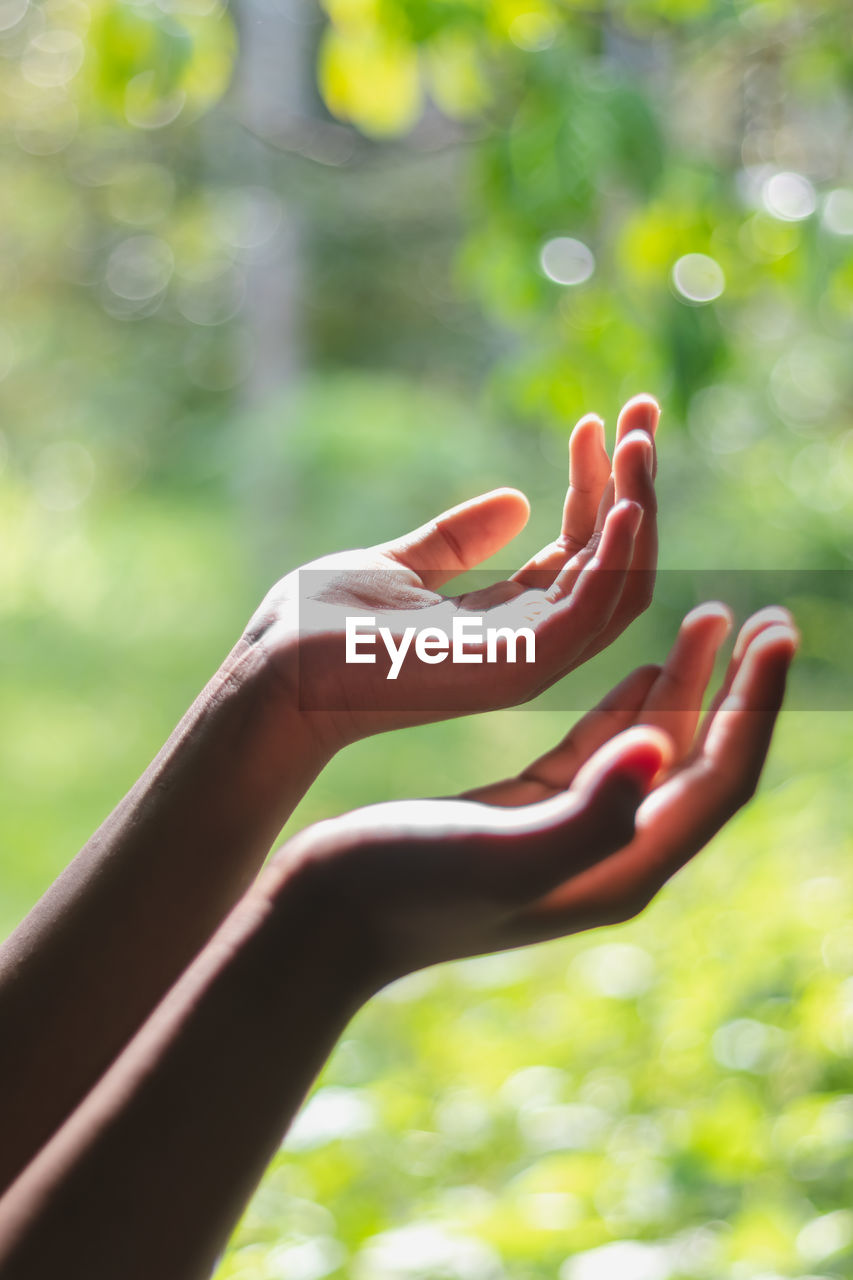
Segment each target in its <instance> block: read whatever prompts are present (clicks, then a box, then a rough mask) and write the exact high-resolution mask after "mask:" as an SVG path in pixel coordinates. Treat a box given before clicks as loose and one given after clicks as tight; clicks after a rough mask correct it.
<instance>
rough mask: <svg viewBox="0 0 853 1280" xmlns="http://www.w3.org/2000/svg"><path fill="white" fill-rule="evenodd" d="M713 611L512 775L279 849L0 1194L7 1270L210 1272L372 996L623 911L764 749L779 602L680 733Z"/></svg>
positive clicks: (665, 872) (145, 1274) (783, 619)
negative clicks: (319, 1076) (320, 1075)
mask: <svg viewBox="0 0 853 1280" xmlns="http://www.w3.org/2000/svg"><path fill="white" fill-rule="evenodd" d="M728 625H729V619H728V616H727V611H726V610H725V609H724V608H723V607H721V606H706V607H705V608H704V609H703V610H700V611H698V613H695V614H694V615H691V616H690V617H689V618H688V619H687V620H686V621H685V624H684V626H683V628H682V631H681V633H680V636H679V638H678V641H677V642H676V645H675V648H674V650H673V653H672V654H671V655H670V658H669V659H668V661H667V663H666V664H665V666H664V667H663V668H656V667H646V668H641V669H640V670H639V671H637V672H634V673H633V675H632V676H630V677H629V678H628V680H627V681H625V682H623V684H622V686H620V688H619V689H618V690H617V691H615V692H614V694H613V695H611V696H610V697H609V698H608V699H606V700H605V702H604V703H603V704H602V705H601V706H600V707H599V708H598V709H597V710H596V711H595V712H593V713H591V714H590V715H589V716H587V717H586V718H585V719H584V720H582V721H581V722H580V723H579V724H578V725H577V726H576V727H575V729H574V730H572V732H571V733H570V734H569V735H568V736H567V738H566V739H564V741H563V742H562V743H561V744H560V745H559V746H558V747H556V748H555V749H554V750H553V751H552V752H550V753H548V755H546V756H544V757H543V758H542V759H541V760H539V761H536V762H534V764H532V765H531V766H529V767H528V768H527V769H525V770H524V771H523V772H522V773H521V774H520V775H518V776H517V777H515V778H512V779H508V780H506V781H504V782H502V783H497V784H495V785H494V786H492V787H489V788H481V789H479V790H478V791H476V792H472V793H469V794H467V795H463V796H460V797H458V798H456V799H442V800H426V801H405V802H397V803H392V804H387V805H378V806H372V807H370V808H367V809H362V810H358V811H357V812H356V813H354V814H350V815H347V816H346V817H345V818H338V819H332V820H330V821H327V822H323V823H320V824H318V825H317V826H315V827H312V828H308V829H307V830H306V831H304V832H302V833H300V834H299V835H298V836H296V837H295V838H294V839H293V840H292V841H290V842H288V844H286V845H285V846H284V847H283V848H282V850H281V851H280V852H279V853H278V855H277V856H276V858H275V859H274V861H273V862H272V864H271V865H270V867H269V868H268V870H267V871H266V872H265V873H264V874H263V875H262V876H261V877H260V878H259V880H258V881H257V882H256V883H255V884H254V885H253V886H252V888H251V889H250V890H249V891H248V892H247V893H246V895H245V896H244V897H243V899H242V901H241V902H240V903H239V904H238V906H237V907H236V908H235V909H234V911H233V912H232V913H231V914H230V915H229V916H228V917H227V919H226V920H225V922H224V923H223V924H222V926H221V928H220V929H219V930H218V931H217V933H216V934H215V935H214V937H213V938H212V940H211V941H210V943H209V944H208V945H207V946H206V947H205V948H204V949H203V950H202V952H201V953H200V955H199V956H198V957H197V959H196V960H195V961H194V963H193V964H192V965H191V966H190V967H189V969H188V970H187V971H186V973H184V975H183V976H182V977H181V979H180V980H179V982H178V983H177V984H176V985H175V987H174V988H173V989H172V990H171V991H170V992H169V994H168V995H167V997H166V998H165V1000H164V1001H163V1002H162V1004H161V1005H160V1006H159V1007H158V1008H157V1009H156V1011H155V1012H154V1014H153V1015H152V1016H151V1017H150V1018H149V1019H148V1020H147V1021H146V1023H145V1024H144V1026H143V1027H142V1028H141V1030H140V1031H139V1033H138V1035H137V1036H136V1037H135V1038H134V1039H133V1041H132V1042H131V1043H130V1045H129V1046H128V1047H127V1049H126V1050H125V1051H124V1052H123V1053H122V1054H121V1055H120V1056H119V1057H118V1058H117V1060H116V1061H115V1062H114V1064H113V1065H112V1067H111V1068H110V1069H109V1070H108V1072H107V1073H106V1075H105V1076H104V1078H103V1079H102V1080H101V1081H100V1082H99V1083H98V1085H97V1086H96V1087H95V1088H94V1089H93V1090H92V1091H91V1093H90V1094H89V1096H88V1097H87V1098H86V1099H85V1101H84V1102H83V1103H82V1104H81V1106H80V1107H79V1108H78V1109H77V1110H76V1111H75V1112H74V1114H73V1115H72V1116H71V1117H70V1119H69V1120H68V1121H67V1123H65V1124H64V1125H63V1126H62V1127H61V1128H60V1129H59V1131H58V1132H57V1133H56V1134H55V1136H54V1137H53V1138H52V1139H51V1140H50V1141H49V1142H48V1144H47V1145H46V1146H45V1147H44V1149H43V1150H42V1151H41V1152H40V1153H39V1154H38V1155H37V1156H36V1157H35V1159H33V1160H32V1161H31V1162H30V1163H29V1165H28V1167H27V1168H26V1170H25V1171H24V1172H23V1173H22V1174H21V1176H20V1177H19V1178H18V1179H17V1180H16V1182H15V1183H14V1184H13V1185H12V1187H11V1188H10V1189H9V1190H8V1191H7V1192H6V1194H5V1196H4V1197H3V1198H2V1200H0V1272H2V1275H3V1276H4V1280H42V1277H43V1278H44V1280H48V1277H51V1276H53V1275H56V1274H65V1273H67V1266H68V1260H69V1258H73V1259H74V1261H75V1266H77V1267H78V1269H79V1273H80V1274H81V1275H83V1274H84V1275H85V1276H86V1277H87V1280H108V1278H109V1280H114V1277H115V1276H118V1275H120V1276H122V1278H123V1280H143V1278H145V1280H149V1278H150V1277H151V1276H157V1277H158V1280H193V1278H196V1277H198V1278H201V1277H203V1276H205V1275H207V1274H209V1271H210V1269H211V1267H212V1265H213V1263H214V1261H215V1258H216V1256H217V1253H218V1251H219V1249H220V1248H221V1246H222V1244H223V1243H224V1241H225V1239H226V1238H227V1235H228V1233H229V1232H230V1230H231V1229H232V1227H233V1225H234V1222H235V1220H236V1218H237V1216H238V1215H239V1213H240V1211H241V1209H242V1207H243V1205H244V1203H245V1201H246V1199H247V1197H248V1196H249V1195H250V1194H251V1191H252V1189H253V1187H254V1186H255V1184H256V1182H257V1180H258V1178H259V1177H260V1176H261V1173H262V1172H263V1168H264V1166H265V1164H266V1162H267V1161H268V1159H269V1158H270V1156H271V1155H272V1154H273V1152H274V1151H275V1149H276V1147H277V1145H278V1143H279V1141H280V1138H281V1135H282V1133H283V1132H284V1130H285V1129H286V1127H287V1125H288V1124H289V1122H290V1120H291V1119H292V1117H293V1115H294V1114H295V1112H296V1110H297V1109H298V1106H299V1104H300V1102H301V1100H302V1098H303V1097H304V1094H305V1092H306V1091H307V1089H308V1088H309V1086H310V1083H311V1080H312V1079H313V1078H314V1076H315V1075H316V1073H317V1071H318V1070H319V1068H320V1066H321V1065H322V1063H323V1061H324V1059H325V1057H326V1056H327V1055H328V1053H329V1052H330V1050H331V1048H332V1046H333V1045H334V1043H335V1040H336V1039H337V1037H338V1036H339V1035H340V1033H341V1031H342V1030H343V1028H344V1027H345V1025H346V1023H347V1021H348V1019H349V1018H350V1016H351V1015H352V1013H353V1012H354V1011H355V1010H356V1009H357V1008H358V1007H359V1006H360V1005H361V1004H362V1003H363V1002H364V1001H365V1000H366V999H368V998H369V997H370V995H371V994H372V993H373V992H375V991H376V990H377V989H378V988H379V987H381V986H382V985H383V984H384V983H386V982H387V981H389V980H391V979H392V978H395V977H398V976H400V975H402V974H405V973H408V972H411V971H412V970H414V969H418V968H421V967H423V966H425V965H430V964H434V963H437V962H440V961H443V960H447V959H451V958H455V957H459V956H466V955H473V954H479V953H481V952H484V951H494V950H497V949H499V948H503V947H514V946H519V945H526V944H528V943H531V942H534V941H541V940H545V939H548V938H553V937H555V936H558V935H561V934H565V933H570V932H576V931H578V930H581V929H587V928H591V927H595V926H597V925H600V924H602V923H605V922H609V921H616V920H624V919H626V918H628V917H629V916H631V915H633V914H635V913H636V912H637V911H639V910H640V909H642V907H643V906H644V905H645V904H646V903H647V902H648V901H649V899H650V898H651V897H652V895H653V894H654V893H655V892H656V891H657V889H658V888H659V887H660V885H661V884H662V883H663V882H664V881H665V880H666V879H667V878H668V877H669V876H671V875H672V874H673V873H674V872H675V871H676V870H677V869H678V868H679V867H680V866H682V865H683V863H684V862H685V861H686V860H687V859H689V858H690V857H692V855H693V854H694V853H695V852H696V851H697V850H698V849H699V848H700V847H701V846H702V845H703V844H705V843H706V842H707V840H708V839H709V838H710V837H711V836H712V835H713V834H714V832H715V831H716V830H718V829H719V827H720V826H722V825H723V823H724V822H725V821H726V820H727V819H728V818H729V817H730V816H731V815H732V814H733V813H734V812H736V810H737V809H738V808H739V807H740V806H741V805H742V804H743V803H744V802H745V801H746V800H747V799H748V798H749V796H750V795H751V794H752V791H753V790H754V788H755V786H756V784H757V780H758V776H759V774H760V771H761V767H762V765H763V762H764V759H765V756H766V753H767V749H768V746H769V742H770V737H771V734H772V730H773V725H774V722H775V719H776V715H777V712H778V710H779V707H780V705H781V701H782V697H783V693H784V686H785V677H786V673H787V669H788V666H789V663H790V661H791V658H792V656H793V653H794V650H795V647H796V642H797V638H796V634H795V631H794V629H793V626H792V623H791V621H790V618H789V617H788V615H787V614H785V612H784V611H782V610H767V611H764V613H763V614H760V615H756V617H755V618H753V619H751V620H750V621H749V622H748V623H747V624H746V626H745V627H744V628H743V630H742V632H741V635H740V637H739V640H738V644H737V646H736V649H735V654H734V656H733V659H732V662H731V664H730V668H729V672H728V675H727V677H726V680H725V682H724V684H723V687H722V688H721V690H720V691H719V694H718V696H717V698H716V700H715V703H714V705H713V707H712V710H711V712H710V713H709V714H708V716H707V717H706V718H705V720H704V721H703V722H702V723H701V724H698V721H699V707H700V704H701V699H702V693H703V691H704V688H705V686H706V684H707V681H708V678H709V672H710V667H711V664H712V661H713V656H714V653H715V651H716V649H717V648H718V646H719V644H720V643H721V642H722V639H723V637H724V635H725V633H726V631H727V629H728ZM662 725H663V726H665V729H664V728H662V727H661V726H662ZM697 725H698V728H697ZM211 1150H215V1152H216V1159H215V1160H212V1159H211V1156H210V1153H211Z"/></svg>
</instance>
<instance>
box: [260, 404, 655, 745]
mask: <svg viewBox="0 0 853 1280" xmlns="http://www.w3.org/2000/svg"><path fill="white" fill-rule="evenodd" d="M658 417H659V409H658V406H657V404H656V402H655V401H654V400H653V399H652V398H651V397H650V396H638V397H636V398H635V399H633V400H631V401H630V402H629V403H628V404H627V405H625V407H624V408H623V410H622V412H621V414H620V416H619V421H618V425H617V433H616V447H615V450H614V454H613V460H612V463H611V459H610V457H609V456H608V453H607V450H606V448H605V443H604V425H603V423H602V422H601V420H600V419H599V418H597V417H595V416H594V415H590V416H587V417H585V418H583V419H582V420H581V421H580V422H579V423H578V425H577V426H576V428H575V430H574V431H573V433H572V435H571V439H570V442H569V458H570V484H569V489H568V493H567V495H566V500H565V504H564V508H563V516H562V521H561V526H560V532H559V533H558V535H557V537H556V538H555V539H554V540H553V541H552V542H550V543H549V544H548V545H547V546H546V547H544V548H543V549H542V550H541V551H540V552H539V553H538V554H537V555H536V556H534V557H533V558H532V559H531V560H529V561H528V562H527V563H526V564H525V565H523V566H522V567H521V568H520V569H519V570H518V571H517V572H515V573H514V574H512V576H511V577H509V578H507V579H505V580H503V581H500V582H495V583H494V584H492V585H491V586H489V587H487V588H485V589H483V590H478V591H469V592H465V593H463V594H461V595H457V596H444V595H441V594H440V593H439V588H440V587H441V586H442V585H443V584H444V583H446V582H447V581H449V580H450V579H452V578H454V577H457V576H458V575H459V574H461V573H463V572H465V571H466V570H469V569H471V568H473V567H474V566H476V565H477V564H480V563H481V562H482V561H484V560H486V559H487V558H488V557H490V556H492V555H494V554H495V553H496V552H497V551H499V550H500V548H501V547H503V546H504V545H505V544H506V543H507V542H508V541H510V539H511V538H513V537H514V536H515V535H516V534H517V533H518V532H519V531H520V530H521V529H522V528H523V526H524V524H525V523H526V521H527V517H528V514H529V507H528V503H527V499H526V498H525V497H524V495H523V494H521V493H520V492H518V491H517V490H514V489H498V490H495V491H494V492H492V493H487V494H485V495H483V496H481V497H479V498H473V499H471V500H470V501H468V502H465V503H462V504H461V505H460V506H458V507H454V508H453V509H452V510H450V511H446V512H444V513H443V514H442V515H440V516H437V517H436V518H435V519H434V520H431V521H430V522H429V523H428V524H426V525H424V526H422V527H421V528H419V529H416V530H415V531H414V532H413V533H410V534H407V535H405V536H403V537H401V538H398V539H396V540H394V541H391V542H385V543H381V544H378V545H377V546H373V547H368V548H366V549H363V550H359V551H348V552H343V553H341V554H338V555H333V556H327V557H324V558H323V559H320V560H316V561H314V562H312V563H311V564H308V565H305V566H304V567H303V568H302V569H299V570H296V571H295V572H293V573H291V574H288V575H287V577H285V578H283V579H282V580H281V581H280V582H279V583H278V584H277V585H276V586H275V587H274V588H273V589H272V591H271V592H270V593H269V594H268V595H267V597H266V599H265V600H264V601H263V603H262V605H261V607H260V608H259V609H258V611H257V612H256V614H255V615H254V617H253V618H252V620H251V622H250V623H249V626H248V628H247V630H246V633H245V638H246V640H247V641H248V642H249V643H250V644H251V645H252V646H254V647H257V648H259V649H260V650H262V651H263V653H264V655H265V658H266V660H267V661H268V663H269V665H270V667H271V669H272V670H273V672H274V673H276V674H277V676H279V677H280V680H279V681H278V683H279V687H282V686H283V687H284V688H286V690H287V692H288V695H289V696H291V697H293V698H295V699H296V700H297V701H298V704H299V706H300V709H301V710H302V711H303V712H304V713H306V715H308V716H309V717H310V718H311V720H312V724H313V726H314V727H315V728H317V730H318V732H319V733H321V734H323V735H325V736H326V737H327V738H328V740H329V741H330V742H331V743H333V745H334V746H338V745H342V744H343V743H344V742H346V741H351V740H353V739H355V738H359V737H363V736H366V735H367V734H370V733H376V732H380V731H382V730H385V729H391V728H396V727H400V726H402V725H407V724H415V723H423V722H424V721H428V720H434V719H441V718H445V717H448V716H453V715H460V714H463V713H465V712H471V711H483V710H488V709H491V708H495V707H499V706H507V705H513V704H515V703H518V702H522V701H525V700H527V699H529V698H531V697H534V696H535V695H536V694H537V693H539V692H541V690H543V689H544V688H547V687H548V685H550V684H552V683H553V682H554V681H556V680H558V679H560V677H561V676H563V675H565V674H566V673H567V672H568V671H570V670H571V669H572V668H574V667H576V666H577V665H579V664H580V663H581V662H583V661H585V660H586V659H587V658H589V657H591V656H592V654H593V653H595V652H597V651H598V650H599V649H601V648H603V647H604V646H605V645H607V644H609V643H610V641H611V640H613V639H614V638H615V637H616V636H617V635H618V634H619V633H620V632H621V631H622V630H624V628H625V627H626V626H627V625H628V624H629V623H630V622H631V620H632V619H633V618H634V617H636V616H637V614H639V613H640V612H642V610H643V609H644V608H646V606H647V605H648V603H649V601H650V599H651V594H652V587H653V583H654V574H655V567H656V562H657V530H656V506H655V489H654V475H655V469H656V462H655V445H654V433H655V430H656V427H657V422H658ZM348 617H358V618H361V619H367V618H372V619H373V620H374V621H373V631H374V641H373V642H370V643H369V644H368V645H366V646H362V648H361V649H360V652H361V653H364V654H367V655H368V656H370V655H372V656H374V657H375V661H374V662H373V663H370V662H365V661H362V662H359V663H353V662H347V660H346V639H345V631H346V620H347V618H348ZM475 618H479V619H481V620H482V629H483V638H482V640H478V639H476V638H475V639H471V638H470V637H471V632H470V627H469V633H468V641H467V644H466V645H465V653H466V654H467V655H469V656H468V659H467V661H464V662H454V661H452V660H451V655H450V654H448V655H447V656H446V658H444V659H442V660H436V661H433V662H428V661H422V660H420V659H419V658H418V657H417V655H416V653H415V644H414V643H412V640H411V638H410V642H409V643H410V647H409V648H408V650H407V652H406V654H405V657H404V659H401V660H400V662H399V665H398V669H397V672H396V674H395V675H394V676H393V678H389V673H390V672H391V671H392V670H393V663H392V660H391V656H390V653H389V650H388V649H387V647H386V645H385V644H384V643H383V642H382V641H381V638H380V636H379V635H378V634H376V632H378V629H379V628H380V627H381V626H385V627H386V628H387V629H388V632H389V634H390V635H391V636H392V637H393V641H394V644H395V645H396V646H399V645H400V642H401V640H402V639H403V638H404V636H405V634H406V632H407V631H409V632H410V633H411V635H412V636H414V634H416V633H420V632H422V631H424V630H427V629H430V630H432V629H438V631H439V633H442V634H444V635H446V636H448V637H450V636H451V635H452V632H453V627H454V620H461V619H467V620H469V623H470V620H471V619H475ZM361 625H362V629H363V630H364V629H365V624H361ZM498 627H501V628H509V629H511V630H518V629H519V628H527V629H529V630H530V631H531V632H532V633H533V634H534V636H535V643H534V649H535V660H533V661H528V658H529V656H530V651H529V650H528V648H527V642H526V641H525V639H524V638H520V639H519V643H518V645H517V652H516V654H515V661H513V660H512V647H511V646H510V645H508V643H507V642H506V640H505V639H504V638H501V637H498V638H497V640H496V642H495V647H494V649H493V651H492V658H493V660H492V661H489V660H488V659H489V653H488V650H487V644H486V629H488V628H498Z"/></svg>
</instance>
